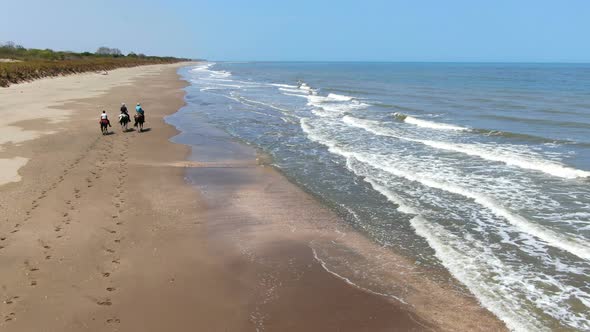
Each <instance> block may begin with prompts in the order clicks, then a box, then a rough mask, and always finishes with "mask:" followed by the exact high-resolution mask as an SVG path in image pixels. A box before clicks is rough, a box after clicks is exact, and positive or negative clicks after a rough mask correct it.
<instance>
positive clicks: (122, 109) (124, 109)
mask: <svg viewBox="0 0 590 332" xmlns="http://www.w3.org/2000/svg"><path fill="white" fill-rule="evenodd" d="M121 114H125V115H127V117H128V118H131V117H130V116H129V112H127V106H126V105H125V103H121Z"/></svg>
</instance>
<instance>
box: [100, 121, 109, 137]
mask: <svg viewBox="0 0 590 332" xmlns="http://www.w3.org/2000/svg"><path fill="white" fill-rule="evenodd" d="M110 125H111V124H110V122H109V120H108V119H101V120H100V131H101V132H102V134H103V135H107V134H108V133H109V126H110Z"/></svg>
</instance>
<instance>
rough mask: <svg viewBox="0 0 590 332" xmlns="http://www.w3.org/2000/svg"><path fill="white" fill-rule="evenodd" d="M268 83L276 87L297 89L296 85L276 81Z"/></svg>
mask: <svg viewBox="0 0 590 332" xmlns="http://www.w3.org/2000/svg"><path fill="white" fill-rule="evenodd" d="M270 85H272V86H276V87H278V88H287V89H297V85H289V84H278V83H272V84H270Z"/></svg>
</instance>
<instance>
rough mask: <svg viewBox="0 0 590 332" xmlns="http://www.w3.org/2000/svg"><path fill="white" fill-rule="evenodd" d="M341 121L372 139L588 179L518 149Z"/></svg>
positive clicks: (348, 118) (373, 123)
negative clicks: (398, 141)
mask: <svg viewBox="0 0 590 332" xmlns="http://www.w3.org/2000/svg"><path fill="white" fill-rule="evenodd" d="M342 120H343V121H344V123H346V124H348V125H351V126H355V127H358V128H361V129H364V130H367V131H369V132H371V133H373V134H376V135H380V136H389V137H395V138H399V139H402V140H406V141H411V142H417V143H422V144H424V145H427V146H430V147H433V148H436V149H440V150H447V151H453V152H459V153H463V154H466V155H470V156H475V157H479V158H482V159H486V160H490V161H496V162H501V163H504V164H507V165H511V166H516V167H520V168H524V169H530V170H535V171H539V172H543V173H546V174H550V175H553V176H557V177H561V178H566V179H574V178H579V177H589V176H590V172H588V171H584V170H579V169H575V168H571V167H568V166H565V165H563V164H560V163H557V162H555V161H550V160H543V159H541V157H540V156H539V157H535V156H533V155H532V153H529V155H528V156H523V155H522V154H523V151H522V149H526V148H523V147H519V149H520V150H521V151H519V152H517V151H515V150H516V149H513V150H512V151H511V150H509V149H507V148H506V147H501V146H492V145H489V144H465V143H452V142H442V141H432V140H423V139H415V138H409V137H404V136H401V135H399V134H397V133H396V132H394V131H393V130H391V129H389V128H386V127H383V126H382V125H381V124H380V123H379V122H377V121H373V120H365V119H358V118H355V117H352V116H345V117H344V118H343V119H342Z"/></svg>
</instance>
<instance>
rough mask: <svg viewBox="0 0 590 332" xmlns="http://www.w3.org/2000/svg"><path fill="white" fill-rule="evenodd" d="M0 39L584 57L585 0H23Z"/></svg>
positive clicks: (262, 55) (336, 55) (477, 57)
mask: <svg viewBox="0 0 590 332" xmlns="http://www.w3.org/2000/svg"><path fill="white" fill-rule="evenodd" d="M0 8H1V10H2V19H1V20H0V41H8V40H12V41H15V42H17V43H20V44H23V45H24V46H26V47H39V48H46V47H48V48H54V49H68V50H76V51H82V50H96V48H98V47H99V46H102V45H106V46H110V47H118V48H120V49H121V50H123V51H124V52H128V51H135V52H143V53H146V54H157V55H176V56H186V57H200V58H207V59H211V60H261V61H269V60H270V61H273V60H279V61H280V60H286V61H290V60H295V61H511V62H514V61H516V62H527V61H533V62H590V42H589V39H590V0H560V1H548V0H537V1H532V0H481V1H478V0H471V1H468V0H447V1H443V0H415V1H410V0H406V1H401V0H389V1H386V0H364V1H361V0H357V1H348V0H339V1H336V0H334V1H332V0H330V1H327V0H324V1H321V0H316V1H311V0H298V1H278V0H275V1H271V0H243V1H239V0H217V1H188V0H167V1H160V0H158V1H156V0H144V1H139V0H130V1H124V0H120V1H114V0H104V1H83V0H77V1H72V0H53V1H46V0H29V1H3V3H2V4H1V5H0Z"/></svg>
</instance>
